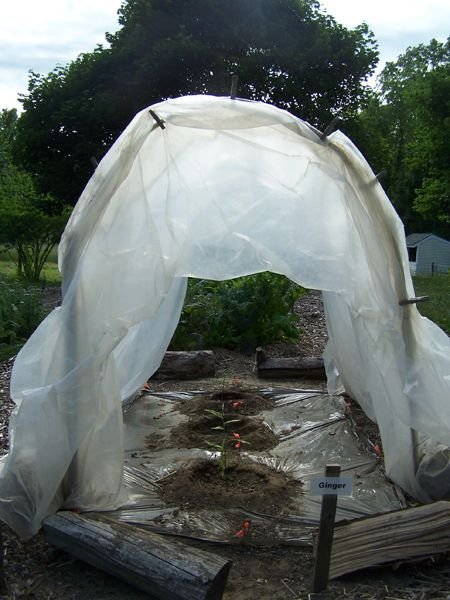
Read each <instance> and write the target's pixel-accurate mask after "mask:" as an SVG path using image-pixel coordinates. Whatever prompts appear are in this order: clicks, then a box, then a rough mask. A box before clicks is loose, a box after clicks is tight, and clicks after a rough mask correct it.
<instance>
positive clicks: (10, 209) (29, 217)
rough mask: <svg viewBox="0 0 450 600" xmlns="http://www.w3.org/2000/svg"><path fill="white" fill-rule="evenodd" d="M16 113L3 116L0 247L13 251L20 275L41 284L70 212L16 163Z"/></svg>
mask: <svg viewBox="0 0 450 600" xmlns="http://www.w3.org/2000/svg"><path fill="white" fill-rule="evenodd" d="M16 126H17V116H16V117H14V111H5V110H4V111H2V113H1V115H0V245H2V246H3V247H5V248H7V249H10V250H14V252H13V253H11V256H12V257H14V260H15V262H16V268H17V274H18V275H19V276H21V277H24V278H25V279H27V280H30V281H33V280H36V281H37V280H38V279H39V277H40V274H41V271H42V269H43V266H44V264H45V262H46V260H47V258H48V256H49V254H50V252H51V251H52V249H53V247H54V246H55V244H56V243H57V242H58V241H59V238H60V237H61V234H62V232H63V230H64V226H65V224H66V222H67V219H68V215H69V209H68V208H64V207H61V206H60V203H58V202H56V201H55V200H54V199H53V198H52V197H51V196H50V195H48V194H47V195H44V194H40V193H38V192H37V191H36V187H35V183H34V181H33V177H32V176H31V175H30V174H29V173H27V172H25V171H23V170H22V169H21V168H19V167H18V166H17V164H16V163H15V162H14V159H13V156H12V144H13V140H14V137H15V133H16Z"/></svg>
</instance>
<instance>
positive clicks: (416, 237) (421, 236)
mask: <svg viewBox="0 0 450 600" xmlns="http://www.w3.org/2000/svg"><path fill="white" fill-rule="evenodd" d="M430 236H431V237H434V238H436V239H438V240H442V241H443V242H447V243H448V244H450V242H449V241H448V240H446V239H444V238H442V237H439V236H438V235H434V233H411V234H410V235H407V236H406V245H407V247H408V248H410V247H414V246H417V244H420V242H423V240H425V239H426V238H428V237H430Z"/></svg>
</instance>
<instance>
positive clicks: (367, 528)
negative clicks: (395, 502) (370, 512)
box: [314, 501, 450, 579]
mask: <svg viewBox="0 0 450 600" xmlns="http://www.w3.org/2000/svg"><path fill="white" fill-rule="evenodd" d="M317 543H318V539H317V535H315V536H314V544H315V545H317ZM448 551H450V502H445V501H441V502H435V503H432V504H426V505H424V506H418V507H415V508H408V509H403V510H399V511H394V512H390V513H386V514H383V515H377V516H375V517H364V518H362V519H357V520H355V521H351V522H343V523H339V524H337V525H336V527H335V531H334V540H333V547H332V552H331V558H330V578H331V579H333V578H336V577H340V576H341V575H345V574H346V573H352V572H354V571H358V570H359V569H365V568H368V567H374V566H379V565H383V564H388V563H390V562H398V561H402V560H415V559H418V558H426V557H429V556H433V555H436V554H440V553H442V552H448Z"/></svg>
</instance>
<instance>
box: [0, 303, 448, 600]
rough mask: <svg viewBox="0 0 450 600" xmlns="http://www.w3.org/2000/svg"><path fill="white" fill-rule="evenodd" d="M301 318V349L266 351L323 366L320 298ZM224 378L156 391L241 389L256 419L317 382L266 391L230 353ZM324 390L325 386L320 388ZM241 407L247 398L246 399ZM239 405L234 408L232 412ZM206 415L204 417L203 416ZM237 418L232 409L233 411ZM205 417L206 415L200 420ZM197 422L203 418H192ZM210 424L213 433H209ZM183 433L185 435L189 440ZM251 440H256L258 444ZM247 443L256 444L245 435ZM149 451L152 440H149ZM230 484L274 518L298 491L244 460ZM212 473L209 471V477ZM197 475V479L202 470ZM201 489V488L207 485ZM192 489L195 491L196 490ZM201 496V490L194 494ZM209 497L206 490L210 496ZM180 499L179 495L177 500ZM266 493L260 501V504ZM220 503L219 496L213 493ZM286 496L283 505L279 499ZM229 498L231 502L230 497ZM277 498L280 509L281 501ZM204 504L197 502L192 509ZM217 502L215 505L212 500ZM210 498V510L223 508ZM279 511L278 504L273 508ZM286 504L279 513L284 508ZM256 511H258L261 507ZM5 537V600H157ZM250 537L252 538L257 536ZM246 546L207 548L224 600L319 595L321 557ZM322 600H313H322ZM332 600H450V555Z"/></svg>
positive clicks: (402, 568)
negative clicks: (265, 405)
mask: <svg viewBox="0 0 450 600" xmlns="http://www.w3.org/2000/svg"><path fill="white" fill-rule="evenodd" d="M296 310H297V311H298V313H299V315H300V317H301V323H300V326H301V328H302V329H303V333H302V335H301V336H300V337H299V342H298V343H297V344H274V345H272V346H270V347H268V348H266V351H267V353H268V354H271V355H278V356H294V355H300V356H304V357H308V356H319V355H320V354H321V352H322V351H323V347H324V344H325V341H326V328H325V320H324V316H323V311H322V306H321V300H320V294H319V293H317V292H310V293H308V294H307V295H305V296H304V297H303V298H301V299H300V300H299V301H298V303H297V306H296ZM216 357H217V375H216V377H214V378H210V379H208V380H202V381H189V382H185V381H183V382H173V381H165V382H163V383H158V382H156V381H155V382H150V387H151V388H152V389H154V390H160V391H161V390H164V391H169V390H174V391H175V390H196V389H197V390H198V389H201V390H205V391H214V392H217V394H220V393H221V392H223V390H224V389H225V388H229V387H231V388H232V387H233V386H235V387H239V390H240V392H244V393H245V394H247V395H246V396H244V397H243V399H244V402H246V403H247V406H246V407H245V408H244V407H243V406H241V407H240V408H242V411H241V415H242V417H250V416H251V415H252V414H254V413H252V410H256V408H255V409H252V407H251V402H250V400H249V398H250V397H252V398H253V396H252V394H254V392H255V391H256V390H258V389H260V388H261V387H283V386H285V387H293V388H305V389H307V388H311V387H313V388H316V387H317V382H308V381H293V380H290V381H275V382H267V381H264V382H261V381H260V380H258V379H257V377H256V376H255V372H254V360H253V358H249V357H247V356H242V355H240V354H238V353H233V352H228V351H217V353H216ZM11 367H12V361H8V362H6V363H3V364H1V365H0V449H1V451H2V453H3V454H4V453H5V452H6V451H7V448H8V422H9V415H10V413H11V410H12V408H13V404H12V402H11V400H10V398H9V378H10V372H11ZM321 385H322V387H323V389H325V383H322V384H321ZM237 400H238V401H239V398H238V399H237ZM233 401H235V399H229V402H230V403H232V402H233ZM204 408H205V406H203V405H202V406H201V407H200V408H198V407H197V410H199V411H200V412H202V411H204ZM231 410H232V409H230V411H231ZM351 410H352V414H353V417H354V418H355V419H356V420H357V422H358V425H360V426H361V427H362V428H364V431H365V433H366V434H367V435H368V437H369V438H370V439H371V440H372V442H373V443H379V442H380V440H379V434H378V430H377V428H376V426H375V425H374V424H373V423H371V422H370V421H369V420H368V419H367V418H366V417H365V415H364V413H362V411H361V410H360V409H359V407H358V405H357V404H356V403H354V402H351ZM200 416H201V415H200ZM192 417H193V418H195V415H192ZM208 425H210V423H206V424H205V426H206V427H208ZM181 433H182V432H181ZM250 434H251V432H249V435H250ZM246 435H247V434H246ZM147 442H148V443H149V444H150V443H152V440H151V439H150V440H147ZM231 467H232V468H231V472H230V481H229V484H231V485H234V486H235V488H236V489H239V490H240V492H239V493H242V494H243V496H244V497H245V496H246V495H247V494H248V496H247V498H244V500H250V501H251V504H252V506H256V503H257V502H266V501H267V498H266V500H264V498H263V497H262V496H263V495H262V494H261V493H260V491H261V489H262V488H263V487H265V486H269V488H270V492H271V494H272V496H273V498H274V499H273V508H272V510H274V511H276V510H281V509H282V503H283V498H284V501H285V503H286V504H288V502H289V485H290V484H291V482H289V481H288V480H287V479H286V478H285V477H282V478H281V479H277V478H271V476H270V475H269V474H268V473H267V472H264V470H261V472H258V471H254V472H252V473H251V475H250V474H249V472H248V470H246V465H245V464H242V461H240V460H239V455H235V456H234V457H233V459H232V462H231ZM208 468H210V467H208ZM195 469H197V470H195ZM184 476H185V477H186V478H188V479H189V478H192V477H193V478H194V479H195V478H197V477H203V478H206V480H204V481H205V482H207V481H208V478H212V477H213V473H211V472H208V469H206V468H205V467H204V466H203V465H201V464H200V465H197V466H196V467H195V468H194V469H193V471H192V472H187V471H186V472H185V474H184ZM214 481H215V482H216V483H215V484H214V485H217V486H218V488H217V490H216V492H214V493H216V494H220V493H221V492H223V488H221V487H220V486H221V485H224V484H223V482H221V481H220V479H218V478H217V473H216V474H215V476H214ZM180 483H181V482H177V483H176V484H174V485H173V487H174V488H175V492H174V490H170V489H169V488H168V489H167V493H180V490H181V489H183V486H182V485H180ZM199 485H200V486H201V484H199ZM191 487H192V486H191ZM194 487H195V486H194ZM203 489H204V488H203ZM177 490H178V491H177ZM254 492H257V493H256V494H255V495H254V496H251V494H253V493H254ZM211 493H212V492H211ZM277 494H278V496H277ZM222 495H223V493H222ZM277 498H278V499H277ZM195 501H199V500H198V497H197V498H189V499H186V502H195ZM205 501H206V502H208V501H209V500H207V499H206V500H205ZM214 501H215V500H214V498H213V497H211V502H214ZM269 502H270V501H269ZM277 502H279V503H280V504H277ZM253 503H254V504H253ZM265 508H268V509H269V510H270V506H269V507H268V506H267V503H266V505H265ZM2 531H3V557H4V570H5V578H6V584H7V590H6V591H5V593H4V594H3V595H1V594H0V598H5V599H8V600H13V599H14V600H15V599H23V600H31V599H33V600H91V599H92V600H106V599H108V600H141V599H144V598H148V597H149V596H147V595H145V594H143V593H140V592H139V591H137V590H135V589H133V588H132V587H130V586H128V585H126V584H124V583H122V582H121V581H119V580H117V579H115V578H114V577H112V576H109V575H106V574H105V573H103V572H101V571H98V570H97V569H94V568H92V567H90V566H89V565H87V564H85V563H82V562H80V561H78V560H75V559H73V558H72V557H71V556H70V555H68V554H66V553H65V552H62V551H60V550H58V549H55V548H53V547H51V546H49V545H48V544H47V543H46V541H45V540H44V537H43V535H42V534H41V533H40V534H38V535H36V536H35V537H34V538H32V539H31V540H28V541H22V540H19V539H18V538H17V536H16V535H15V534H14V533H13V532H12V531H11V530H10V529H9V528H8V527H6V526H3V527H2ZM250 531H251V530H250ZM249 537H250V536H245V537H243V538H242V541H241V542H240V543H238V544H236V543H235V544H233V545H216V544H213V543H209V544H202V545H201V547H202V548H203V549H204V550H209V551H211V552H214V553H216V554H219V555H221V556H223V557H226V558H227V559H230V560H232V561H233V566H232V569H231V572H230V576H229V579H228V583H227V587H226V590H225V594H224V600H231V599H233V600H255V598H259V599H261V600H288V599H290V600H306V599H308V597H309V593H310V591H311V582H312V573H313V569H314V558H313V555H312V550H311V549H309V548H304V547H296V546H276V547H266V546H261V547H258V546H257V545H255V544H253V543H252V544H250V543H248V538H249ZM186 544H193V545H198V542H189V541H186ZM314 597H315V596H311V598H314ZM323 598H327V599H329V600H338V599H339V600H341V599H350V600H381V599H384V600H450V562H449V555H440V556H438V557H437V558H435V559H433V560H432V559H427V560H425V561H422V562H418V563H413V564H398V563H397V564H395V565H393V566H389V567H383V568H379V569H372V570H366V571H362V572H359V573H357V574H354V575H352V576H347V577H344V578H341V579H339V580H336V581H332V582H330V584H329V586H328V590H327V592H326V593H325V594H324V595H323Z"/></svg>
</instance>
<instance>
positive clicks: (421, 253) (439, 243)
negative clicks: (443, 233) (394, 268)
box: [406, 233, 450, 275]
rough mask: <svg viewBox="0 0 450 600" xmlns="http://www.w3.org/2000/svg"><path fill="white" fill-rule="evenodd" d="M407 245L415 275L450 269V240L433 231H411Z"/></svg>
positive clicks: (412, 270)
mask: <svg viewBox="0 0 450 600" xmlns="http://www.w3.org/2000/svg"><path fill="white" fill-rule="evenodd" d="M406 247H407V248H408V257H409V268H410V270H411V273H412V274H413V275H433V273H447V272H448V270H449V269H450V241H448V240H445V239H444V238H441V237H438V236H437V235H434V234H433V233H411V234H410V235H408V236H407V237H406Z"/></svg>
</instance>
